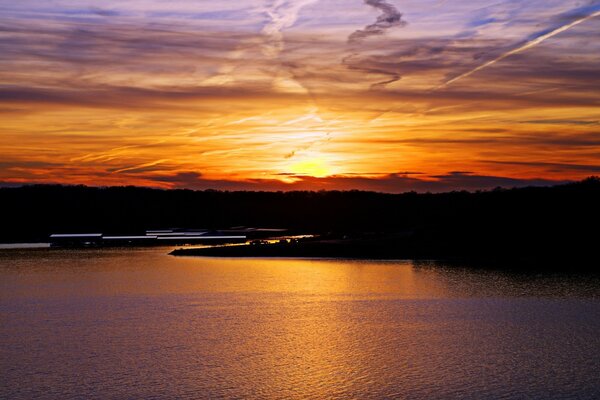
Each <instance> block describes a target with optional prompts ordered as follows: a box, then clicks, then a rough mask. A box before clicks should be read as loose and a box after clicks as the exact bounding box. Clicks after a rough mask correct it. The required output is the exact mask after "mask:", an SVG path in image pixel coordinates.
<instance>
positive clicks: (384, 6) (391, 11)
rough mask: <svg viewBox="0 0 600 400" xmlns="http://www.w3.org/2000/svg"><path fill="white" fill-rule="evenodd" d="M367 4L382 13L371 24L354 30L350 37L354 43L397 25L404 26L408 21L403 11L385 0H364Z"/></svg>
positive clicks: (382, 32) (380, 33) (349, 40)
mask: <svg viewBox="0 0 600 400" xmlns="http://www.w3.org/2000/svg"><path fill="white" fill-rule="evenodd" d="M364 2H365V4H367V5H369V6H371V7H373V8H376V9H377V10H379V11H381V15H379V16H378V17H377V20H376V21H375V22H374V23H372V24H371V25H367V26H366V27H365V28H363V29H359V30H357V31H354V32H353V33H352V34H351V35H350V36H349V37H348V42H350V43H353V42H357V41H360V40H362V39H365V38H367V37H370V36H379V35H383V34H384V33H385V32H386V31H387V30H388V29H390V28H393V27H395V26H404V25H406V21H403V20H402V13H400V12H399V11H398V10H397V9H396V7H394V6H393V5H392V4H390V3H388V2H387V1H385V0H364Z"/></svg>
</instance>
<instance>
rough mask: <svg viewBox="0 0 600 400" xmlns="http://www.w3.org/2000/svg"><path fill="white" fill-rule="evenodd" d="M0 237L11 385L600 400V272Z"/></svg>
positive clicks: (186, 395) (30, 393) (5, 370)
mask: <svg viewBox="0 0 600 400" xmlns="http://www.w3.org/2000/svg"><path fill="white" fill-rule="evenodd" d="M167 252H168V249H156V248H155V249H142V250H134V249H117V250H108V249H102V250H80V251H57V250H49V249H38V250H31V249H28V250H14V249H13V250H0V398H2V399H33V398H49V399H69V398H85V399H138V398H144V399H174V398H180V399H196V398H281V399H294V398H298V399H300V398H315V399H316V398H319V399H320V398H328V399H331V398H339V399H347V398H356V399H379V398H447V399H453V398H456V399H486V398H518V399H521V398H536V399H538V398H539V399H541V398H544V399H563V398H585V399H593V398H600V377H599V376H600V373H599V371H600V284H599V280H598V279H597V278H590V277H582V276H579V277H573V276H571V277H565V276H559V275H549V276H540V275H515V274H508V273H501V272H489V271H487V272H486V271H477V270H468V269H460V268H445V267H440V266H433V265H430V264H413V263H411V262H403V261H387V262H382V261H340V260H291V259H272V260H263V259H216V258H176V257H172V256H168V255H167Z"/></svg>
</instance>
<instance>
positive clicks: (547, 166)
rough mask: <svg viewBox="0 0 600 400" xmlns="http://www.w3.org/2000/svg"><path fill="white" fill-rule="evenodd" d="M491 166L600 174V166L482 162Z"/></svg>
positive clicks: (527, 162) (530, 162) (536, 162)
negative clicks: (512, 166) (514, 166)
mask: <svg viewBox="0 0 600 400" xmlns="http://www.w3.org/2000/svg"><path fill="white" fill-rule="evenodd" d="M482 162H485V163H490V164H503V165H519V166H526V167H533V168H537V169H540V168H544V169H546V170H549V171H550V172H564V171H583V172H588V173H598V172H600V165H587V164H575V163H574V164H569V163H551V162H538V161H497V160H485V161H482Z"/></svg>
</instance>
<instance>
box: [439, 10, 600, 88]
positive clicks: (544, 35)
mask: <svg viewBox="0 0 600 400" xmlns="http://www.w3.org/2000/svg"><path fill="white" fill-rule="evenodd" d="M585 10H586V11H588V10H589V11H591V13H590V14H588V15H585V16H583V17H581V16H579V12H580V11H582V9H577V10H574V12H571V13H570V14H574V15H576V16H577V17H578V18H577V19H575V20H574V21H571V22H569V23H566V24H564V25H561V26H558V27H553V28H551V29H550V30H549V31H548V30H545V31H543V32H540V33H537V34H535V35H533V37H532V38H531V39H529V40H527V41H526V42H525V43H523V44H521V45H519V46H518V47H516V48H514V49H512V50H509V51H507V52H505V53H503V54H501V55H500V56H498V57H496V58H494V59H493V60H490V61H487V62H485V63H483V64H481V65H479V66H477V67H475V68H473V69H471V70H470V71H467V72H465V73H463V74H461V75H459V76H457V77H454V78H452V79H450V80H448V81H446V82H445V83H444V84H443V85H442V86H443V87H445V86H448V85H451V84H453V83H456V82H458V81H459V80H461V79H464V78H467V77H469V76H471V75H473V74H474V73H476V72H479V71H481V70H483V69H485V68H488V67H491V66H492V65H494V64H496V63H497V62H500V61H502V60H504V59H505V58H507V57H510V56H512V55H515V54H518V53H521V52H523V51H525V50H529V49H531V48H533V47H535V46H537V45H539V44H540V43H542V42H544V41H545V40H548V39H550V38H552V37H554V36H556V35H558V34H560V33H562V32H565V31H567V30H569V29H571V28H573V27H575V26H577V25H579V24H581V23H584V22H586V21H588V20H590V19H592V18H595V17H597V16H600V5H597V6H594V7H593V8H591V7H586V8H585Z"/></svg>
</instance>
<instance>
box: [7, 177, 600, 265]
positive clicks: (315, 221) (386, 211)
mask: <svg viewBox="0 0 600 400" xmlns="http://www.w3.org/2000/svg"><path fill="white" fill-rule="evenodd" d="M599 205H600V179H598V178H596V177H592V178H588V179H586V180H583V181H581V182H575V183H570V184H564V185H559V186H553V187H528V188H520V189H495V190H492V191H482V192H473V193H470V192H466V191H461V192H449V193H440V194H429V193H425V194H418V193H414V192H410V193H404V194H385V193H373V192H363V191H344V192H341V191H320V192H309V191H299V192H223V191H213V190H206V191H192V190H159V189H149V188H140V187H107V188H97V187H86V186H60V185H31V186H24V187H18V188H1V189H0V207H1V209H2V215H3V217H2V230H1V231H0V241H1V242H17V241H46V240H47V238H48V235H49V234H50V233H54V232H103V233H128V234H135V233H140V232H143V231H145V230H146V229H157V228H170V227H182V228H225V227H230V226H257V227H283V228H289V229H290V230H291V231H292V232H294V233H302V232H305V233H329V237H350V238H355V239H359V240H363V239H364V238H365V237H368V236H370V237H375V238H386V239H385V240H389V238H393V237H396V238H401V239H398V243H401V245H402V246H404V248H405V249H410V251H408V252H407V254H408V255H414V256H415V257H420V258H423V257H431V258H435V257H454V256H456V257H465V256H473V257H478V256H482V257H503V256H506V257H509V256H512V255H519V256H522V257H530V256H531V257H538V256H540V255H545V256H546V257H559V256H560V257H565V256H569V257H571V256H580V257H583V258H585V259H590V258H591V257H594V256H595V253H594V252H596V251H597V250H596V249H595V248H596V247H597V246H598V242H599V241H598V239H599V237H600V235H599V233H598V229H599V226H600V224H599V222H600V218H599V215H600V211H599V207H598V206H599Z"/></svg>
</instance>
